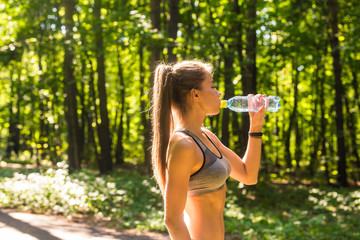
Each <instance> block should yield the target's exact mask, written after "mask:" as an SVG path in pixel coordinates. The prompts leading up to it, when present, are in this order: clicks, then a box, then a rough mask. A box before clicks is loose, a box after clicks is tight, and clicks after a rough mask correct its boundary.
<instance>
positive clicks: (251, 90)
mask: <svg viewBox="0 0 360 240" xmlns="http://www.w3.org/2000/svg"><path fill="white" fill-rule="evenodd" d="M255 23H256V0H248V1H247V26H246V55H245V57H244V59H243V62H242V68H241V74H242V79H241V80H242V88H243V95H244V96H246V95H248V94H255V93H256V29H255ZM239 54H240V53H239ZM249 127H250V119H249V115H248V114H242V121H241V134H240V139H239V140H240V142H241V150H240V155H244V154H245V151H246V146H247V139H248V132H249Z"/></svg>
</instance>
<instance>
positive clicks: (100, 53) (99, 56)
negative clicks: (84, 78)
mask: <svg viewBox="0 0 360 240" xmlns="http://www.w3.org/2000/svg"><path fill="white" fill-rule="evenodd" d="M100 10H101V0H95V4H94V16H95V18H94V20H95V21H94V33H95V45H96V60H97V76H98V84H97V87H98V92H99V100H100V119H101V123H100V124H99V127H98V136H99V143H100V147H101V153H100V163H99V170H100V173H101V174H105V173H108V172H111V171H112V169H113V163H112V156H111V136H110V129H109V115H108V109H107V93H106V86H105V85H106V80H105V58H104V55H105V54H104V53H105V49H104V44H103V30H102V27H101V22H102V20H101V12H100Z"/></svg>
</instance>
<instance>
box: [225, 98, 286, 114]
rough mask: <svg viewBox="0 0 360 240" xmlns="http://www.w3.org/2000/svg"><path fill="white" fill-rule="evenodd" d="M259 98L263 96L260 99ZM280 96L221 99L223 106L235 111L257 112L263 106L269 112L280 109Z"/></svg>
mask: <svg viewBox="0 0 360 240" xmlns="http://www.w3.org/2000/svg"><path fill="white" fill-rule="evenodd" d="M259 98H261V100H260V101H258V100H259ZM279 102H280V98H279V97H276V96H268V97H255V96H236V97H233V98H230V99H229V100H222V101H221V105H220V107H221V108H229V109H230V110H233V111H235V112H257V111H259V109H260V108H261V107H262V106H265V109H266V110H267V111H269V112H277V111H279V108H280V107H281V105H280V103H279Z"/></svg>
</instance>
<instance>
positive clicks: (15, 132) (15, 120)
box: [6, 67, 20, 158]
mask: <svg viewBox="0 0 360 240" xmlns="http://www.w3.org/2000/svg"><path fill="white" fill-rule="evenodd" d="M18 77H19V79H20V76H18ZM13 78H14V67H12V68H11V70H10V103H9V116H10V119H9V138H8V144H7V147H6V157H9V158H10V157H11V154H12V152H14V153H15V154H16V155H18V153H19V140H20V129H19V126H18V125H19V117H18V114H19V111H20V109H19V107H18V108H17V113H14V110H13V108H14V103H15V99H17V101H19V97H20V96H15V90H14V88H15V86H14V80H13ZM19 87H20V86H17V88H19ZM16 105H17V106H18V104H16Z"/></svg>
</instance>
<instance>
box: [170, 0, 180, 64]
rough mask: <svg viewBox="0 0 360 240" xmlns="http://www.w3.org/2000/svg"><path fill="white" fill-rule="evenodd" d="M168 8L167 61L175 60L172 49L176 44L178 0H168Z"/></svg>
mask: <svg viewBox="0 0 360 240" xmlns="http://www.w3.org/2000/svg"><path fill="white" fill-rule="evenodd" d="M169 10H170V20H169V25H168V32H169V47H168V62H176V53H173V49H174V47H175V46H176V38H177V31H178V22H179V0H170V2H169Z"/></svg>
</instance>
